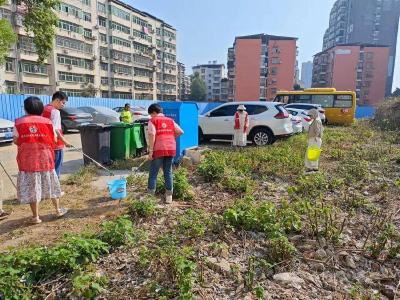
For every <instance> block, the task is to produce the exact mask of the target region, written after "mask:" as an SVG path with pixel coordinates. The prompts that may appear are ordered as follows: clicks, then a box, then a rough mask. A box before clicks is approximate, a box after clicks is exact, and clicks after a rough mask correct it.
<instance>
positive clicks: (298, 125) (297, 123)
mask: <svg viewBox="0 0 400 300" xmlns="http://www.w3.org/2000/svg"><path fill="white" fill-rule="evenodd" d="M288 112H289V111H288ZM289 113H290V112H289ZM290 117H291V120H292V127H293V133H302V132H303V121H302V119H301V117H298V116H293V115H292V114H290Z"/></svg>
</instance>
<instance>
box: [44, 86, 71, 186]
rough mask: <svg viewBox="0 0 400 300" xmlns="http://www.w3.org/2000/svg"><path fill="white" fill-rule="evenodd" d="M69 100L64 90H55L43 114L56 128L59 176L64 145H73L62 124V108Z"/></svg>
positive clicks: (57, 170) (55, 160) (57, 169)
mask: <svg viewBox="0 0 400 300" xmlns="http://www.w3.org/2000/svg"><path fill="white" fill-rule="evenodd" d="M67 101H68V96H67V95H66V94H65V93H64V92H60V91H59V92H55V93H54V94H53V97H52V99H51V103H50V104H48V105H46V106H45V108H44V111H43V114H42V116H43V117H45V118H48V119H50V120H51V122H52V123H53V126H54V129H55V131H56V134H57V143H56V144H55V147H54V163H55V169H56V173H57V176H58V178H60V174H61V165H62V162H63V158H64V147H65V146H67V147H72V145H71V144H70V143H68V141H67V140H66V139H65V137H64V134H63V132H62V126H61V115H60V111H59V110H60V109H61V108H63V107H64V106H65V104H66V103H67Z"/></svg>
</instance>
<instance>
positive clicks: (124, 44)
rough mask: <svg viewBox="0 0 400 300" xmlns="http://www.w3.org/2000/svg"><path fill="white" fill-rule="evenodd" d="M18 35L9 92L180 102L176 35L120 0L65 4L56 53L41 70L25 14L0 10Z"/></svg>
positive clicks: (10, 62) (70, 0)
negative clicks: (24, 23)
mask: <svg viewBox="0 0 400 300" xmlns="http://www.w3.org/2000/svg"><path fill="white" fill-rule="evenodd" d="M0 12H1V18H7V19H9V20H10V21H11V23H12V24H13V26H14V30H15V32H16V33H17V35H18V43H17V44H16V45H15V46H14V47H13V48H12V49H11V51H10V54H9V57H8V58H7V62H6V66H5V72H4V74H2V75H0V77H2V79H1V80H3V82H4V87H5V92H8V93H26V94H51V93H53V92H54V91H56V90H62V91H64V92H66V93H67V94H68V95H70V96H98V97H111V98H123V99H160V100H176V98H177V62H176V30H175V29H174V28H173V27H172V26H170V25H169V24H167V23H165V22H164V21H163V20H161V19H158V18H156V17H154V16H152V15H150V14H148V13H146V12H143V11H139V10H137V9H135V8H133V7H132V6H130V5H127V4H125V3H123V2H121V1H118V0H104V1H103V0H99V1H95V0H68V1H65V0H63V1H61V2H60V5H59V7H58V10H57V15H58V17H59V22H58V28H57V36H56V38H55V46H54V50H53V52H52V53H51V55H50V57H49V58H48V59H47V60H46V61H45V63H44V64H43V65H38V64H37V63H36V60H37V55H36V49H35V46H34V44H33V42H32V39H31V38H30V37H29V36H27V34H26V32H25V31H24V29H23V26H22V21H23V10H22V9H21V8H20V7H19V6H16V5H14V4H8V5H5V6H2V7H1V8H0Z"/></svg>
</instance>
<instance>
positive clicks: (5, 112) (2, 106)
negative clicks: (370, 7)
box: [0, 94, 375, 121]
mask: <svg viewBox="0 0 400 300" xmlns="http://www.w3.org/2000/svg"><path fill="white" fill-rule="evenodd" d="M27 96H28V95H12V94H0V118H3V119H7V120H11V121H13V120H15V119H16V118H19V117H21V116H23V115H24V100H25V98H26V97H27ZM38 97H39V98H40V99H41V100H42V101H43V102H44V103H45V104H47V103H49V102H50V100H51V97H50V96H38ZM155 102H157V100H154V101H153V100H126V99H110V98H84V97H69V98H68V106H70V107H80V106H105V107H108V108H114V107H118V106H124V105H125V103H131V105H132V106H142V107H145V108H147V107H149V106H150V105H151V104H152V103H155ZM196 104H197V107H198V112H199V114H205V113H206V112H208V111H210V110H211V109H213V108H215V107H217V106H219V105H221V103H218V102H196ZM374 113H375V108H374V107H372V106H359V107H357V110H356V118H357V119H361V118H372V117H373V116H374Z"/></svg>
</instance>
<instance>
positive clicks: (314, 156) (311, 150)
mask: <svg viewBox="0 0 400 300" xmlns="http://www.w3.org/2000/svg"><path fill="white" fill-rule="evenodd" d="M320 155H321V149H320V148H318V147H317V146H310V147H308V149H307V158H308V160H310V161H316V160H318V159H319V156H320Z"/></svg>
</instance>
